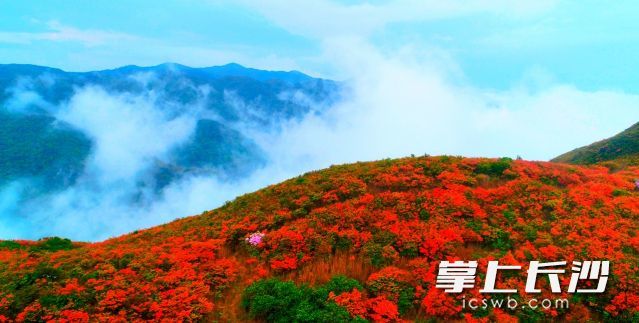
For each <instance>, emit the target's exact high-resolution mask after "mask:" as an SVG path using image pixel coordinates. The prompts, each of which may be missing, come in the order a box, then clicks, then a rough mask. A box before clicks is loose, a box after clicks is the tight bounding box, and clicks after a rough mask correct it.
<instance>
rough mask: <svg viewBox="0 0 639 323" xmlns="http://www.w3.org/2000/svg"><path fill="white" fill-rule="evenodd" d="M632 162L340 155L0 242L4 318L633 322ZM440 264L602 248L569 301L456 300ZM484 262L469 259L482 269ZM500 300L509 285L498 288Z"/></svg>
mask: <svg viewBox="0 0 639 323" xmlns="http://www.w3.org/2000/svg"><path fill="white" fill-rule="evenodd" d="M637 178H639V168H636V167H629V168H626V169H623V170H615V171H614V172H613V171H611V170H609V169H608V168H606V167H603V166H573V165H567V164H554V163H545V162H528V161H513V160H510V159H466V158H459V157H421V158H404V159H398V160H382V161H377V162H369V163H357V164H350V165H343V166H334V167H331V168H329V169H326V170H322V171H317V172H311V173H307V174H305V175H302V176H299V177H297V178H294V179H291V180H288V181H286V182H284V183H281V184H278V185H274V186H270V187H267V188H265V189H262V190H260V191H258V192H255V193H252V194H247V195H244V196H241V197H239V198H237V199H236V200H235V201H233V202H230V203H228V204H226V205H224V206H223V207H221V208H219V209H216V210H213V211H210V212H205V213H203V214H201V215H199V216H193V217H189V218H184V219H180V220H176V221H174V222H172V223H169V224H166V225H163V226H159V227H155V228H151V229H148V230H142V231H136V232H133V233H131V234H128V235H125V236H122V237H119V238H115V239H110V240H107V241H104V242H100V243H93V244H76V243H71V242H70V241H67V240H64V239H49V240H43V241H39V242H26V241H5V242H0V322H4V321H14V320H15V321H19V322H39V321H51V320H52V321H59V322H86V321H104V322H128V321H142V320H152V321H163V320H164V321H247V320H253V321H275V322H290V321H298V322H304V321H306V322H321V321H325V322H332V321H356V322H364V321H374V322H396V321H402V320H408V321H414V320H417V321H428V320H430V319H433V320H436V321H470V322H486V321H495V320H497V321H516V320H524V321H546V320H551V319H552V320H562V321H563V320H567V321H570V320H578V321H586V320H588V319H592V320H610V321H633V320H638V319H639V314H638V313H639V269H638V268H637V267H638V266H639V191H638V190H637V189H636V187H635V183H634V181H635V179H637ZM441 260H450V261H454V260H464V261H469V260H477V261H478V264H479V268H485V267H486V264H487V262H488V261H491V260H499V262H500V264H503V265H521V266H522V270H521V271H512V272H508V274H503V275H501V276H500V278H499V280H498V282H499V285H500V286H501V287H503V288H507V287H509V288H513V289H517V291H518V292H517V293H516V294H514V295H510V296H511V297H515V298H518V299H522V300H523V299H526V298H529V297H530V295H527V294H525V293H524V289H525V284H526V276H525V273H526V271H525V269H526V267H527V266H528V264H529V262H530V261H533V260H539V261H542V262H543V261H563V260H566V261H568V263H570V262H571V261H573V260H578V261H581V260H610V264H611V265H610V266H611V267H610V271H611V273H610V279H609V281H608V286H607V288H606V291H605V293H603V294H568V293H567V292H566V286H567V285H568V280H569V279H568V278H569V277H568V275H566V276H562V279H561V282H560V283H561V286H562V293H561V294H560V295H556V294H554V295H553V294H551V292H550V288H549V283H548V280H544V279H540V280H539V282H538V287H539V288H540V289H541V290H542V294H540V295H538V296H536V297H539V298H542V297H547V298H553V297H563V298H567V299H569V300H570V308H569V309H554V308H551V309H542V308H538V309H535V310H533V309H517V310H514V311H511V310H508V309H490V308H489V309H486V310H476V311H472V310H470V309H468V308H462V299H463V298H464V297H465V298H470V297H477V298H482V297H502V296H499V295H494V294H493V295H489V296H487V295H485V294H481V293H479V289H480V288H481V287H482V286H483V284H482V282H483V279H484V278H485V277H483V275H482V274H479V275H478V276H477V283H476V285H475V288H473V289H467V290H465V291H464V292H463V293H460V294H446V293H444V291H443V290H442V289H439V288H436V287H435V280H436V276H437V269H438V265H439V262H440V261H441ZM481 272H485V271H483V270H479V271H478V273H481ZM504 297H505V296H504Z"/></svg>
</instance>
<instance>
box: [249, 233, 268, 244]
mask: <svg viewBox="0 0 639 323" xmlns="http://www.w3.org/2000/svg"><path fill="white" fill-rule="evenodd" d="M264 236H265V234H264V233H262V232H259V231H258V232H255V233H251V235H250V236H248V238H246V242H247V243H248V244H250V245H252V246H257V245H259V244H260V243H262V238H264Z"/></svg>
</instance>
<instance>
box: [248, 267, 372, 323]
mask: <svg viewBox="0 0 639 323" xmlns="http://www.w3.org/2000/svg"><path fill="white" fill-rule="evenodd" d="M353 288H357V289H362V286H361V285H360V284H359V283H358V282H357V281H356V280H354V279H350V278H347V277H344V276H336V277H334V278H333V279H331V281H329V282H328V283H326V284H324V285H322V286H319V287H317V288H311V287H309V286H307V285H300V286H298V285H295V283H294V282H291V281H280V280H278V279H275V278H271V279H267V280H260V281H257V282H255V283H253V284H252V285H250V286H249V287H248V288H247V289H246V290H245V291H244V294H243V295H242V306H243V307H244V309H246V310H247V311H248V313H249V315H250V316H251V318H253V319H258V320H265V321H267V322H349V321H353V320H352V319H351V317H350V315H349V314H348V312H347V311H346V309H344V308H343V307H340V306H339V305H337V304H335V303H334V302H332V301H329V299H328V296H329V293H330V292H333V293H334V294H335V295H339V294H341V293H344V292H348V291H351V290H353ZM361 321H363V320H361Z"/></svg>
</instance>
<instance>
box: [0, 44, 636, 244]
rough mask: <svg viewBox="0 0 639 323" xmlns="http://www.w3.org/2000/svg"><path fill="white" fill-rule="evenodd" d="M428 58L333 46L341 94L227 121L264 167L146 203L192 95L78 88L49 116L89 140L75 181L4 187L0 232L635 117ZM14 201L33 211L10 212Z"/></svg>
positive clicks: (531, 149) (188, 211)
mask: <svg viewBox="0 0 639 323" xmlns="http://www.w3.org/2000/svg"><path fill="white" fill-rule="evenodd" d="M423 54H424V53H423V52H420V51H418V50H415V49H412V48H406V49H403V50H400V51H395V52H394V53H392V54H388V53H386V52H383V51H380V50H379V49H377V48H375V47H374V46H371V45H370V44H368V43H365V42H358V41H356V40H355V41H353V40H344V41H337V42H334V43H330V44H327V45H326V53H325V56H326V58H327V59H331V60H332V61H334V62H335V63H336V66H337V68H340V69H341V70H343V71H344V72H345V73H346V74H347V75H350V77H351V78H350V79H349V80H348V81H347V82H346V83H347V84H348V87H347V88H348V90H346V92H345V94H344V95H343V99H342V100H341V101H339V102H337V103H335V104H334V105H332V106H331V107H328V108H326V107H317V108H316V109H313V110H312V112H310V113H308V115H306V116H305V117H303V118H301V119H297V120H288V121H282V122H281V124H277V125H275V126H272V127H271V126H269V127H268V128H264V127H263V126H257V125H256V124H255V123H252V122H242V120H240V121H239V122H238V123H236V124H233V125H231V126H232V127H233V128H235V129H239V130H241V131H243V132H244V133H245V134H246V135H247V136H249V137H250V138H251V139H253V140H254V141H255V142H256V143H257V144H258V146H259V147H260V148H261V149H262V150H263V151H264V152H265V153H266V154H267V156H266V160H267V163H266V165H265V166H264V167H263V168H260V169H258V170H256V171H255V172H253V173H251V174H247V175H246V176H240V177H239V178H236V179H234V180H232V181H229V180H227V179H225V180H222V179H221V177H220V176H217V175H192V176H187V177H184V178H181V179H179V180H177V181H174V182H172V183H171V184H170V185H169V186H167V187H165V188H164V189H163V191H162V192H161V194H159V195H157V194H152V193H148V194H147V193H145V194H147V195H146V196H147V197H148V198H147V199H146V200H144V199H143V200H144V203H139V201H137V202H132V201H131V195H134V194H136V193H135V192H136V191H135V190H137V189H139V188H136V185H135V182H136V180H139V179H140V177H141V176H145V175H144V174H145V170H146V169H148V167H150V166H151V165H152V163H154V162H156V161H157V160H163V159H168V158H170V154H171V152H172V147H175V146H176V145H178V144H180V143H182V142H184V141H185V140H186V139H188V138H189V136H190V135H192V133H193V131H194V125H195V123H196V120H197V118H201V117H202V115H200V114H199V113H200V112H199V111H201V109H200V108H199V103H198V104H193V106H188V107H181V109H182V110H180V111H190V112H189V113H180V114H174V113H172V112H171V111H175V110H174V109H166V107H163V102H161V100H158V99H157V98H158V97H154V96H153V94H149V93H147V94H145V95H142V96H127V95H122V94H113V93H109V92H107V91H105V90H103V89H100V88H96V87H87V88H84V89H81V90H79V91H77V92H76V94H75V95H74V96H73V98H72V99H71V100H70V101H69V102H68V103H66V104H65V105H64V106H63V107H61V108H60V110H59V111H58V113H57V115H56V116H57V117H58V118H59V119H60V120H61V121H64V122H67V123H69V124H71V125H73V126H75V127H76V128H78V129H80V130H82V131H83V132H84V133H85V134H87V136H88V137H89V138H91V139H92V140H93V141H94V143H95V145H94V146H95V147H94V150H93V152H92V154H91V156H90V159H89V162H88V164H87V167H86V169H85V172H84V174H83V176H82V177H81V178H80V180H79V181H78V183H77V184H75V185H74V186H72V187H69V188H67V189H64V190H63V191H61V192H59V193H56V194H54V195H52V196H45V197H41V198H38V199H33V200H30V201H27V202H24V201H20V199H19V198H17V196H19V195H20V191H21V189H20V187H21V185H22V184H21V183H20V182H15V183H12V184H10V185H7V186H5V187H4V188H2V189H1V190H0V224H1V226H0V235H1V236H2V238H38V237H42V236H50V235H58V236H66V237H70V238H73V239H77V240H100V239H104V238H106V237H110V236H114V235H118V234H122V233H126V232H129V231H132V230H135V229H139V228H143V227H148V226H152V225H156V224H160V223H163V222H166V221H170V220H172V219H175V218H177V217H183V216H187V215H192V214H198V213H200V212H202V211H204V210H208V209H212V208H215V207H217V206H219V205H221V204H222V203H223V202H224V201H227V200H231V199H233V198H234V197H236V196H238V195H240V194H243V193H247V192H251V191H254V190H256V189H259V188H261V187H263V186H265V185H268V184H273V183H277V182H279V181H281V180H284V179H286V178H289V177H292V176H296V175H299V174H300V173H303V172H306V171H310V170H314V169H319V168H323V167H327V166H329V165H331V164H338V163H345V162H355V161H365V160H375V159H382V158H387V157H401V156H407V155H410V154H416V155H421V154H425V153H428V154H431V155H439V154H452V155H464V156H487V157H499V156H509V157H515V156H517V155H520V156H522V157H523V158H525V159H533V160H547V159H550V158H552V157H554V156H556V155H558V154H560V153H563V152H565V151H567V150H570V149H573V148H575V147H578V146H581V145H585V144H588V143H590V142H593V141H596V140H599V139H602V138H604V137H608V136H611V135H613V134H614V133H616V132H619V131H621V130H623V129H624V128H625V127H627V126H629V125H630V124H632V123H633V122H635V121H636V120H638V119H639V109H638V108H637V107H638V106H639V96H637V95H635V94H627V93H623V92H617V91H604V90H602V91H596V92H586V91H582V90H579V89H577V88H575V87H573V86H570V85H566V84H552V83H548V84H542V85H539V84H536V85H535V86H529V85H528V84H526V83H525V82H524V83H522V84H518V85H516V86H513V88H512V89H510V90H508V91H493V90H487V89H481V88H477V87H475V86H473V85H471V84H468V83H466V82H465V81H464V79H463V77H460V76H459V71H458V70H457V69H456V67H455V66H454V63H451V62H450V61H447V60H444V61H442V60H439V59H436V58H433V57H432V56H429V55H423ZM285 95H289V94H285ZM235 99H237V98H235ZM297 99H303V98H297ZM236 104H242V103H241V102H239V101H238V102H236ZM243 108H247V106H244V107H243ZM248 108H250V106H248ZM316 111H322V112H321V113H317V112H316ZM17 207H18V208H23V209H25V210H28V211H29V212H20V213H21V214H22V217H18V216H16V215H15V212H16V208H17Z"/></svg>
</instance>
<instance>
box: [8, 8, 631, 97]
mask: <svg viewBox="0 0 639 323" xmlns="http://www.w3.org/2000/svg"><path fill="white" fill-rule="evenodd" d="M441 3H443V2H441V1H402V0H400V1H329V0H325V1H277V0H273V1H272V0H266V1H259V2H258V1H222V0H209V1H196V0H182V1H178V0H167V1H162V2H161V4H160V3H158V2H157V1H147V0H134V1H104V0H94V1H60V0H50V1H30V0H21V1H12V0H0V63H32V64H40V65H48V66H54V67H61V68H64V69H67V70H74V71H75V70H93V69H105V68H113V67H117V66H121V65H126V64H137V65H154V64H159V63H162V62H166V61H174V62H178V63H182V64H186V65H192V66H207V65H219V64H224V63H228V62H231V61H236V62H239V63H241V64H244V65H249V66H254V67H258V68H264V69H299V70H302V71H304V72H307V73H310V74H314V75H318V76H324V77H330V78H338V79H339V78H348V77H349V75H345V73H343V72H342V71H340V70H339V67H336V66H334V65H333V64H332V62H331V60H330V59H327V58H326V56H325V55H324V54H325V52H326V44H327V43H330V41H331V40H332V39H335V38H340V37H345V36H349V37H357V38H361V39H364V40H365V41H366V42H368V43H370V44H373V45H374V46H375V47H376V48H377V49H379V50H382V51H386V52H393V51H396V50H398V49H400V48H402V47H405V46H416V47H419V48H424V49H426V50H427V51H428V52H434V53H438V56H440V57H441V56H443V57H446V59H447V60H448V61H450V62H452V64H454V65H455V69H456V70H457V71H458V72H457V73H456V77H458V78H459V79H460V80H462V81H464V82H468V83H471V84H473V85H474V86H478V87H482V88H494V89H507V88H510V87H512V86H515V85H517V84H519V83H521V82H533V83H535V82H542V83H544V82H558V83H567V84H572V85H574V86H576V87H578V88H580V89H585V90H595V89H615V90H620V91H626V92H637V88H638V87H639V73H636V71H637V70H639V41H637V40H638V39H637V38H639V33H637V32H636V30H639V20H638V19H636V17H638V16H639V5H638V4H637V3H636V2H633V1H615V2H603V1H558V2H556V1H545V0H543V1H541V0H540V1H529V2H518V4H517V5H513V4H510V3H509V2H508V1H500V0H497V1H472V0H471V1H450V2H446V4H445V5H442V4H441Z"/></svg>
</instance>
